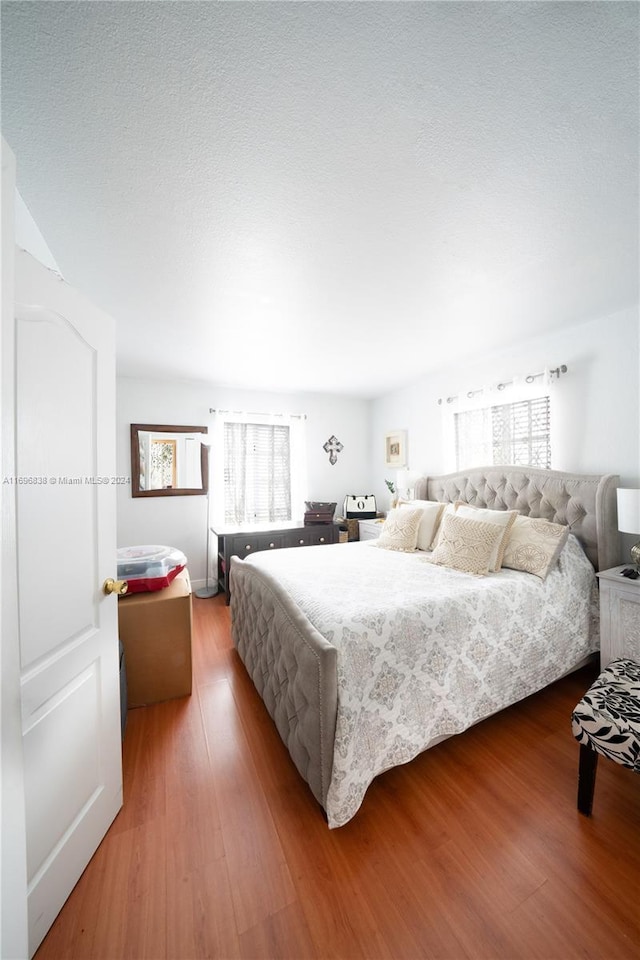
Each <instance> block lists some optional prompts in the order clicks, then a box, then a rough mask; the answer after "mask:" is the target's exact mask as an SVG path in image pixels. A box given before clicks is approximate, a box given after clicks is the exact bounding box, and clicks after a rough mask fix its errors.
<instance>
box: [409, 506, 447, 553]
mask: <svg viewBox="0 0 640 960" xmlns="http://www.w3.org/2000/svg"><path fill="white" fill-rule="evenodd" d="M398 506H399V507H402V508H403V509H407V508H411V509H418V508H420V510H422V519H421V520H420V526H419V527H418V541H417V543H416V547H417V549H418V550H431V544H432V542H433V538H434V536H435V532H436V530H437V528H438V521H439V520H440V514H441V513H442V511H443V510H444V503H439V502H438V501H437V500H401V501H400V503H399V504H398Z"/></svg>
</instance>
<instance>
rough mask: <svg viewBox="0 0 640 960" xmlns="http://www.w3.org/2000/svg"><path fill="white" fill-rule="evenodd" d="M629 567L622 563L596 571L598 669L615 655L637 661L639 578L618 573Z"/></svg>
mask: <svg viewBox="0 0 640 960" xmlns="http://www.w3.org/2000/svg"><path fill="white" fill-rule="evenodd" d="M630 566H632V564H628V563H625V564H623V565H622V566H621V567H612V568H611V569H610V570H601V571H600V573H599V574H598V579H599V581H600V666H601V668H604V667H606V666H607V664H608V663H609V661H610V660H615V659H617V658H618V657H629V658H630V659H631V660H638V661H640V578H639V579H638V580H629V578H628V577H623V576H622V574H621V572H622V570H626V569H628V568H629V567H630Z"/></svg>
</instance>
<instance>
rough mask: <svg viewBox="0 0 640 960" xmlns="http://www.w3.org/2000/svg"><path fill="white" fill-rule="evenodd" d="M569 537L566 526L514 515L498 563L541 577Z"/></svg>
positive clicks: (558, 554)
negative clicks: (500, 560) (514, 517)
mask: <svg viewBox="0 0 640 960" xmlns="http://www.w3.org/2000/svg"><path fill="white" fill-rule="evenodd" d="M568 537H569V527H565V526H563V525H562V524H561V523H552V522H551V521H550V520H543V519H542V518H538V517H521V516H518V517H516V520H515V523H514V525H513V527H512V528H511V532H510V534H509V540H508V541H507V547H506V550H505V551H504V556H503V558H502V566H503V567H510V568H511V569H512V570H524V571H525V573H533V574H534V576H536V577H540V579H541V580H544V579H545V577H546V576H547V574H548V573H549V570H550V569H551V567H552V566H553V565H554V563H555V562H556V560H557V559H558V557H559V556H560V552H561V550H562V548H563V547H564V545H565V543H566V542H567V539H568Z"/></svg>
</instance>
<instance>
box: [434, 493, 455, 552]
mask: <svg viewBox="0 0 640 960" xmlns="http://www.w3.org/2000/svg"><path fill="white" fill-rule="evenodd" d="M443 506H444V510H442V512H441V513H440V517H439V518H438V522H437V524H436V529H435V531H434V534H433V539H432V541H431V549H432V550H435V548H436V547H437V546H438V540H439V539H440V534H441V532H442V524H443V521H444V518H445V517H449V516H451V514H452V513H455V512H456V508H455V505H454V504H453V503H445V504H443Z"/></svg>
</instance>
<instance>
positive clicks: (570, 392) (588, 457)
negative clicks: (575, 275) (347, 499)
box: [371, 309, 640, 495]
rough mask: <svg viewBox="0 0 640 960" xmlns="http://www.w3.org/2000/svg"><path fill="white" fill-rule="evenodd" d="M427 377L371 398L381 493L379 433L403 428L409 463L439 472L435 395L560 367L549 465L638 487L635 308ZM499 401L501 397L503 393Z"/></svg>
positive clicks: (375, 475)
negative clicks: (616, 477) (565, 369)
mask: <svg viewBox="0 0 640 960" xmlns="http://www.w3.org/2000/svg"><path fill="white" fill-rule="evenodd" d="M442 336H450V337H451V356H452V362H451V366H450V367H448V368H447V369H442V370H439V371H437V372H434V373H430V374H427V375H425V376H423V377H421V378H420V379H419V380H416V381H415V382H413V383H411V384H408V385H407V386H406V387H404V388H403V389H401V390H398V391H395V392H393V393H389V394H387V395H386V396H384V397H380V398H379V399H377V400H375V401H373V403H372V417H371V451H372V455H371V477H372V484H373V486H374V489H375V491H376V493H377V494H378V495H381V494H382V492H383V491H384V478H385V476H387V475H388V474H389V471H388V470H386V469H385V466H384V435H385V433H386V432H388V431H389V430H395V429H402V428H405V429H407V430H408V445H407V446H408V456H409V466H410V468H411V469H412V470H416V471H418V472H419V473H424V474H431V475H437V474H439V473H443V472H445V470H446V460H445V454H444V450H443V443H442V413H441V408H440V407H439V406H438V403H437V400H438V398H439V397H447V396H454V395H462V396H464V394H466V393H467V391H469V390H473V389H477V388H479V387H482V386H483V385H484V384H496V383H497V382H499V381H502V380H509V379H511V378H512V377H513V376H514V375H519V376H525V375H526V374H528V373H537V372H539V371H541V370H543V369H544V368H545V367H547V366H549V367H557V366H558V365H559V364H562V363H566V364H567V366H568V372H567V373H566V374H565V375H563V376H562V377H561V379H560V381H559V382H558V383H557V384H555V385H554V388H553V394H552V395H553V397H554V400H553V401H552V438H551V439H552V458H553V459H552V467H553V469H556V470H568V471H575V472H579V473H617V474H619V475H620V481H621V486H632V487H640V412H639V411H640V394H639V387H638V383H639V372H640V360H639V357H640V321H639V318H638V311H637V309H629V310H624V311H622V312H620V313H617V314H615V315H614V316H610V317H606V318H603V319H599V320H593V321H591V322H588V323H582V324H579V325H576V326H574V327H570V328H567V329H564V330H562V331H560V332H558V333H555V334H552V335H548V336H544V337H540V338H532V339H531V340H529V341H527V342H526V343H522V344H521V346H520V347H519V348H518V349H512V350H509V351H508V352H507V351H504V352H502V353H499V354H493V355H492V356H488V357H486V358H483V359H481V360H478V361H477V362H475V363H473V364H465V365H463V366H460V365H456V364H455V331H451V332H450V333H448V334H445V333H444V332H443V334H442ZM504 398H505V400H507V399H508V392H507V391H505V394H504Z"/></svg>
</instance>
